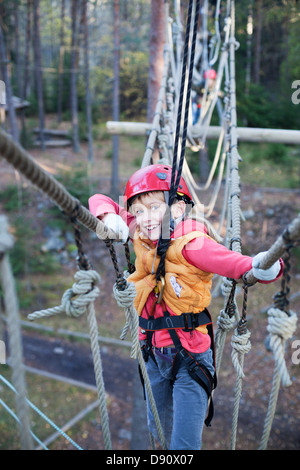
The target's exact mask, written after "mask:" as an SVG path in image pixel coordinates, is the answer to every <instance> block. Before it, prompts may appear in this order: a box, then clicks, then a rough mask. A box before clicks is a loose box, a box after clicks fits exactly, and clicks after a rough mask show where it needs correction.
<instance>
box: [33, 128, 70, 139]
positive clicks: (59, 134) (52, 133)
mask: <svg viewBox="0 0 300 470" xmlns="http://www.w3.org/2000/svg"><path fill="white" fill-rule="evenodd" d="M33 132H34V133H35V134H38V135H39V134H40V129H39V128H37V127H36V128H35V129H33ZM43 132H44V134H45V135H46V136H54V137H68V136H69V133H68V131H63V130H60V129H43Z"/></svg>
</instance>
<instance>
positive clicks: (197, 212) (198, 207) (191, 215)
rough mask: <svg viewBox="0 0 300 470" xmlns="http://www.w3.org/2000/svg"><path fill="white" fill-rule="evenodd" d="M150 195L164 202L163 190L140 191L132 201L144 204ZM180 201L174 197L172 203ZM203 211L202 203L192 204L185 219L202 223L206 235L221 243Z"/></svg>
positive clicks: (130, 208)
mask: <svg viewBox="0 0 300 470" xmlns="http://www.w3.org/2000/svg"><path fill="white" fill-rule="evenodd" d="M152 195H155V196H156V197H158V199H161V200H162V201H164V202H166V200H165V195H164V192H163V191H149V192H147V193H142V194H140V195H138V196H137V197H136V198H135V199H134V201H133V202H141V203H144V204H146V203H147V201H145V199H146V198H147V197H151V196H152ZM178 201H180V198H178V199H177V198H175V200H174V202H173V204H176V202H178ZM129 211H130V212H131V213H132V205H130V207H129ZM203 213H204V206H203V205H202V204H194V206H193V207H192V208H191V209H190V210H189V212H188V213H187V214H186V216H185V218H186V219H191V220H196V221H197V222H199V223H200V224H203V225H204V226H205V228H206V230H207V235H208V236H209V237H210V238H212V239H213V240H215V241H216V242H217V243H221V241H222V237H220V235H219V234H218V233H217V231H216V230H215V229H214V227H213V226H212V224H211V223H210V222H209V221H208V220H207V219H205V217H204V216H203Z"/></svg>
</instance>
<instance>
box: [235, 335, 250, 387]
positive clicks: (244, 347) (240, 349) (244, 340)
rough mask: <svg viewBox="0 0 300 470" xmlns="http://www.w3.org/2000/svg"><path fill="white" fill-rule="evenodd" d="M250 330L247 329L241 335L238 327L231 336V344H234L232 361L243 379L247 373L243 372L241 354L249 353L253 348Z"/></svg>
mask: <svg viewBox="0 0 300 470" xmlns="http://www.w3.org/2000/svg"><path fill="white" fill-rule="evenodd" d="M250 335H251V333H250V331H249V330H246V331H245V333H243V334H242V335H240V334H239V333H238V330H237V329H236V330H235V332H234V334H233V335H232V338H231V346H232V352H231V358H232V363H233V366H234V368H235V370H236V373H237V375H238V377H239V378H241V379H243V378H244V377H245V374H244V372H243V367H242V365H241V363H240V361H239V355H240V354H243V355H244V354H247V353H248V352H249V351H250V350H251V342H250Z"/></svg>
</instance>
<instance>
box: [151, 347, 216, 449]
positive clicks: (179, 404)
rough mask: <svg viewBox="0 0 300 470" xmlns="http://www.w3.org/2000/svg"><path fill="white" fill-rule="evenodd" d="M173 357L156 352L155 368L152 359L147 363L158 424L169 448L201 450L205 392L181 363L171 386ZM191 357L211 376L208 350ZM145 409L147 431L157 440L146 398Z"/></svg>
mask: <svg viewBox="0 0 300 470" xmlns="http://www.w3.org/2000/svg"><path fill="white" fill-rule="evenodd" d="M174 356H175V353H172V352H171V351H168V354H165V355H164V356H162V355H161V354H160V353H155V359H156V362H157V365H156V364H155V362H154V361H153V359H152V358H151V357H149V359H148V361H147V362H146V368H147V372H148V376H149V380H150V383H151V388H152V392H153V396H154V399H155V403H156V407H157V412H158V415H159V418H160V423H161V426H162V429H163V433H164V437H165V440H166V444H167V447H168V449H170V450H183V449H185V450H186V449H189V450H200V449H201V443H202V431H203V425H204V420H205V418H206V412H207V406H208V397H207V393H206V392H205V390H204V389H203V388H202V387H201V386H200V385H199V384H198V383H197V382H196V381H195V380H193V379H192V378H191V377H190V375H189V373H188V371H187V369H186V367H185V365H184V363H181V364H180V366H179V369H178V372H177V376H176V380H175V382H174V384H173V386H172V385H171V382H170V380H171V379H172V362H173V358H174ZM193 356H194V358H195V359H196V361H197V362H201V363H202V364H203V365H205V366H206V367H207V368H208V369H209V370H210V372H211V373H212V375H213V374H214V366H213V358H212V351H211V349H209V350H208V351H206V352H204V353H201V354H193ZM147 410H148V412H147V419H148V427H149V430H150V431H151V433H152V435H153V436H154V438H155V439H157V440H159V438H158V433H157V429H156V425H155V421H154V417H153V414H152V411H151V405H150V403H149V400H148V397H147Z"/></svg>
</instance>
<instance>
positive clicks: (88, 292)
mask: <svg viewBox="0 0 300 470" xmlns="http://www.w3.org/2000/svg"><path fill="white" fill-rule="evenodd" d="M74 278H75V281H76V282H75V283H74V284H73V286H72V287H71V289H68V290H67V291H66V292H65V293H64V295H63V296H62V299H61V305H59V306H58V307H53V308H48V309H46V310H39V311H36V312H33V313H30V314H29V315H28V318H29V320H35V319H37V318H42V317H50V316H52V315H57V314H60V313H66V314H67V315H68V316H71V317H79V316H81V315H83V314H84V313H86V311H87V307H88V305H89V304H90V303H92V302H94V301H95V300H96V298H97V297H98V295H99V293H100V291H99V289H98V287H97V286H96V285H95V284H96V283H99V282H100V279H101V278H100V276H99V274H98V273H97V272H96V271H93V270H89V271H83V270H80V271H77V272H76V273H75V275H74Z"/></svg>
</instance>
